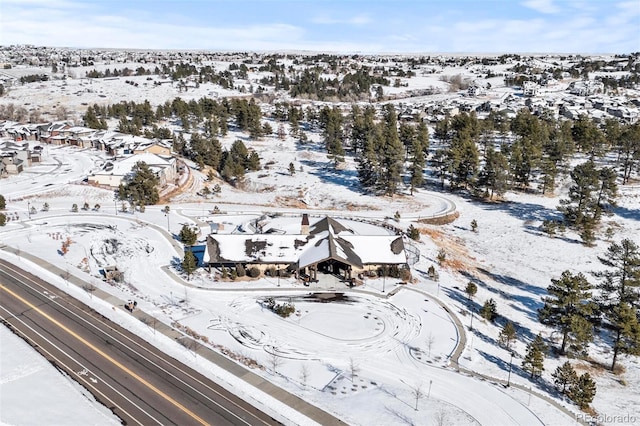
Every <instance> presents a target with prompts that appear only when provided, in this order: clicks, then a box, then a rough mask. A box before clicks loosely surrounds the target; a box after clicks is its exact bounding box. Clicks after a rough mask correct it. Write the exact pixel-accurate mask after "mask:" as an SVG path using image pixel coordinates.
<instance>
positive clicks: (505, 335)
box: [498, 321, 517, 350]
mask: <svg viewBox="0 0 640 426" xmlns="http://www.w3.org/2000/svg"><path fill="white" fill-rule="evenodd" d="M516 336H517V333H516V327H515V326H514V325H513V323H512V322H511V321H507V322H506V323H505V325H504V327H502V330H500V334H499V335H498V341H499V342H500V344H501V345H502V346H504V347H505V348H506V349H507V350H509V349H510V348H511V344H512V343H513V341H514V340H515V339H516Z"/></svg>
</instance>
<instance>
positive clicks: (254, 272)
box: [247, 266, 260, 278]
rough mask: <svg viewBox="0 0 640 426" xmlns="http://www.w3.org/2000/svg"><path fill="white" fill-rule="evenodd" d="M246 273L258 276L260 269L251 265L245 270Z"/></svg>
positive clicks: (250, 275) (252, 276)
mask: <svg viewBox="0 0 640 426" xmlns="http://www.w3.org/2000/svg"><path fill="white" fill-rule="evenodd" d="M247 275H248V276H249V277H251V278H258V277H259V276H260V269H258V268H257V267H255V266H252V267H251V268H249V269H248V270H247Z"/></svg>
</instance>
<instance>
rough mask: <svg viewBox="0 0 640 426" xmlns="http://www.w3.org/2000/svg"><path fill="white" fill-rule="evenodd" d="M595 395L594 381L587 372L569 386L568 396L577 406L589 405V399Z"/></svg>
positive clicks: (591, 399) (583, 407)
mask: <svg viewBox="0 0 640 426" xmlns="http://www.w3.org/2000/svg"><path fill="white" fill-rule="evenodd" d="M595 396H596V383H595V382H594V381H593V379H592V378H591V376H590V375H589V373H584V374H583V375H581V376H580V377H579V378H578V380H577V381H576V382H575V383H574V384H573V385H572V386H571V387H570V388H569V397H570V398H571V400H572V401H573V402H575V403H576V404H578V407H580V408H582V409H585V408H587V407H589V404H591V401H593V398H594V397H595Z"/></svg>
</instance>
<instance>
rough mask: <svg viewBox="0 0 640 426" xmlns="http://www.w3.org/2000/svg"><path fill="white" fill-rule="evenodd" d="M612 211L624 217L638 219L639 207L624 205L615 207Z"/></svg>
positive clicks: (639, 215) (639, 217) (639, 214)
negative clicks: (630, 207) (632, 207)
mask: <svg viewBox="0 0 640 426" xmlns="http://www.w3.org/2000/svg"><path fill="white" fill-rule="evenodd" d="M613 212H614V213H615V214H616V215H618V216H620V217H622V218H625V219H631V220H640V209H628V208H626V207H616V208H615V209H613Z"/></svg>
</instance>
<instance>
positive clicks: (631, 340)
mask: <svg viewBox="0 0 640 426" xmlns="http://www.w3.org/2000/svg"><path fill="white" fill-rule="evenodd" d="M598 259H599V260H600V263H602V264H603V265H604V266H606V267H607V268H609V269H607V270H605V271H598V272H595V273H594V275H595V276H596V277H598V278H600V279H601V281H600V283H599V285H598V289H599V290H600V295H599V297H598V299H597V302H598V305H599V308H600V312H601V313H602V315H603V316H604V318H605V319H606V320H607V323H608V325H609V326H610V327H611V328H612V330H613V333H614V342H613V360H612V363H611V369H612V370H613V369H614V368H615V365H616V361H617V358H618V355H619V354H620V353H622V354H630V355H639V354H640V325H639V324H638V315H637V312H638V310H640V248H638V246H637V245H636V244H635V243H634V242H633V241H631V240H629V239H624V240H622V241H621V242H620V244H617V243H613V244H611V245H610V246H609V247H608V249H607V252H606V253H605V255H604V256H602V257H598Z"/></svg>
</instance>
